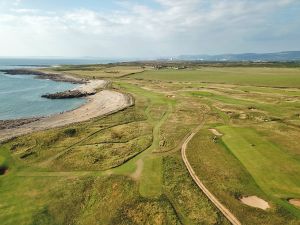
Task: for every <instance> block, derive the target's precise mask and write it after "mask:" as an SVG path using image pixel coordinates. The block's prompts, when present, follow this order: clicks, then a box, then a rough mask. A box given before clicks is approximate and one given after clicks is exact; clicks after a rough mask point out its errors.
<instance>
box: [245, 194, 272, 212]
mask: <svg viewBox="0 0 300 225" xmlns="http://www.w3.org/2000/svg"><path fill="white" fill-rule="evenodd" d="M240 200H241V202H242V203H244V204H245V205H248V206H251V207H255V208H259V209H263V210H266V209H268V208H270V205H269V203H268V202H266V201H265V200H263V199H261V198H259V197H257V196H249V197H243V198H241V199H240Z"/></svg>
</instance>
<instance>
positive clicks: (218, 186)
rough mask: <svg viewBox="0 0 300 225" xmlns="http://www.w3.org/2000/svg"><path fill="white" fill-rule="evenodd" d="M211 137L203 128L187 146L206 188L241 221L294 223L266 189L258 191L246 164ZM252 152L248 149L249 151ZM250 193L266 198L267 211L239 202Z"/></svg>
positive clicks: (253, 160)
mask: <svg viewBox="0 0 300 225" xmlns="http://www.w3.org/2000/svg"><path fill="white" fill-rule="evenodd" d="M221 131H224V130H221ZM213 138H214V135H213V134H212V133H211V132H210V131H208V129H207V128H205V129H203V130H201V131H200V132H199V133H197V134H196V136H195V137H194V138H193V139H192V140H191V142H190V143H189V145H188V149H187V157H188V160H189V161H190V163H191V165H192V167H193V169H194V170H195V172H196V174H197V175H198V177H199V178H200V180H201V181H202V182H203V183H204V184H205V185H206V187H207V188H208V189H209V190H210V191H211V192H212V193H214V195H216V196H217V198H218V199H219V200H220V201H221V202H222V203H223V204H224V205H225V206H226V207H228V208H229V209H230V210H231V211H232V212H233V213H234V214H235V215H236V216H237V217H238V218H239V219H240V221H241V222H242V223H243V224H249V225H252V224H270V225H275V224H278V225H279V224H296V223H297V220H296V219H295V218H294V217H293V216H292V214H291V213H290V212H289V211H288V210H287V209H284V208H283V207H282V206H281V205H280V204H277V201H276V200H274V199H273V198H272V196H268V194H269V193H268V192H263V191H262V189H261V188H260V187H259V186H258V185H257V183H256V181H257V179H256V177H255V176H253V177H252V174H251V173H249V172H248V170H247V167H244V165H243V164H242V163H241V162H240V161H239V159H240V158H237V157H235V156H234V155H233V154H232V153H231V151H230V150H229V149H228V148H227V147H226V146H225V145H224V144H223V143H222V141H221V140H220V139H219V140H218V141H217V143H216V142H214V141H213ZM224 138H225V137H224ZM240 147H242V146H240ZM265 150H266V149H265ZM253 151H254V150H253V149H251V152H253ZM251 152H249V153H248V154H251ZM257 160H258V159H257V158H255V159H253V158H252V160H251V161H252V165H257V163H259V162H258V161H257ZM271 168H272V167H270V168H268V170H269V169H271ZM260 173H261V174H264V175H265V176H267V175H266V174H265V171H264V170H260ZM270 185H271V184H270ZM252 195H256V196H259V197H260V198H262V199H264V200H266V201H268V202H269V203H270V205H271V209H269V210H267V211H264V210H261V209H255V208H252V207H249V206H246V205H243V204H242V203H241V202H240V201H239V198H240V197H242V196H252ZM298 222H299V221H298Z"/></svg>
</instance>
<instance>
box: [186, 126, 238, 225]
mask: <svg viewBox="0 0 300 225" xmlns="http://www.w3.org/2000/svg"><path fill="white" fill-rule="evenodd" d="M201 128H202V124H201V125H199V126H198V127H197V128H196V129H195V130H194V132H193V133H191V135H190V136H189V137H188V138H187V139H186V140H185V142H184V143H183V145H182V147H181V157H182V159H183V161H184V164H185V166H186V168H187V169H188V171H189V173H190V175H191V177H192V178H193V180H194V181H195V183H196V184H197V186H198V187H199V188H200V189H201V190H202V192H203V193H204V194H205V195H206V196H207V197H208V198H209V200H210V201H211V202H212V203H213V204H214V205H215V206H216V207H217V208H218V209H219V210H220V211H221V213H222V214H223V215H224V216H225V217H226V218H227V219H228V220H229V221H230V223H231V224H233V225H241V223H240V221H239V220H238V219H237V218H236V217H235V216H234V215H233V214H232V213H231V212H230V211H229V209H227V208H226V207H225V206H224V205H223V204H222V203H221V202H220V201H219V200H218V199H217V198H216V197H215V196H214V195H213V194H212V193H211V192H210V191H209V190H208V189H207V188H206V187H205V186H204V184H203V183H202V182H201V181H200V179H199V178H198V176H197V175H196V173H195V171H194V170H193V168H192V166H191V164H190V163H189V161H188V159H187V156H186V148H187V145H188V143H189V142H190V141H191V140H192V139H193V137H194V136H195V135H196V134H197V133H198V131H199V130H200V129H201Z"/></svg>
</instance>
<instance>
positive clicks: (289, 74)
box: [131, 67, 300, 87]
mask: <svg viewBox="0 0 300 225" xmlns="http://www.w3.org/2000/svg"><path fill="white" fill-rule="evenodd" d="M131 77H132V78H137V79H146V80H161V81H174V82H203V83H224V84H239V85H253V86H269V87H300V69H299V68H244V67H240V68H236V67H234V68H227V67H223V68H214V67H208V68H207V67H203V68H198V69H185V70H174V69H163V70H150V71H145V72H143V73H138V74H135V75H131Z"/></svg>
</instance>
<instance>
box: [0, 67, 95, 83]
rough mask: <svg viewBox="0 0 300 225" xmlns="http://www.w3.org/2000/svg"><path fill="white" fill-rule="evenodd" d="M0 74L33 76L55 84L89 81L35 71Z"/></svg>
mask: <svg viewBox="0 0 300 225" xmlns="http://www.w3.org/2000/svg"><path fill="white" fill-rule="evenodd" d="M0 72H3V73H4V74H7V75H12V76H13V75H34V76H36V77H37V79H45V80H46V79H49V80H53V81H56V82H70V83H73V84H85V83H87V82H88V81H89V80H87V79H81V78H77V77H73V76H71V75H67V74H62V73H55V72H48V71H47V72H43V71H40V70H37V69H26V68H25V69H0Z"/></svg>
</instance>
